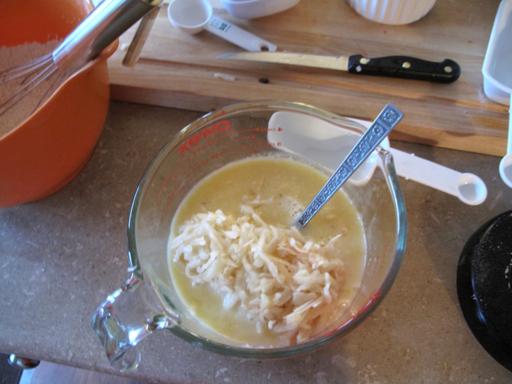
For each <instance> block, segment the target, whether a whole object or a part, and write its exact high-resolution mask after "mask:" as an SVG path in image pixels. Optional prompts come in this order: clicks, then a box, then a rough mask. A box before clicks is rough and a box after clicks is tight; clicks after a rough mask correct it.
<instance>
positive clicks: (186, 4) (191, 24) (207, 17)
mask: <svg viewBox="0 0 512 384" xmlns="http://www.w3.org/2000/svg"><path fill="white" fill-rule="evenodd" d="M167 17H168V18H169V21H170V22H171V24H172V25H174V26H175V27H176V28H178V29H180V30H182V31H184V32H186V33H190V34H195V33H198V32H200V31H202V30H203V29H205V30H207V31H208V32H211V33H213V34H214V35H216V36H219V37H221V38H222V39H224V40H227V41H229V42H230V43H232V44H235V45H237V46H239V47H241V48H243V49H245V50H247V51H255V52H257V51H271V52H273V51H276V50H277V46H276V45H275V44H272V43H271V42H270V41H267V40H264V39H262V38H260V37H258V36H256V35H254V34H252V33H250V32H248V31H246V30H243V29H242V28H239V27H237V26H236V25H234V24H231V23H230V22H229V21H226V20H224V19H221V18H220V17H217V16H215V15H214V14H213V8H212V6H211V4H210V3H209V2H208V0H174V1H172V2H171V3H169V7H168V8H167Z"/></svg>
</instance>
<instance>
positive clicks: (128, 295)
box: [92, 272, 179, 371]
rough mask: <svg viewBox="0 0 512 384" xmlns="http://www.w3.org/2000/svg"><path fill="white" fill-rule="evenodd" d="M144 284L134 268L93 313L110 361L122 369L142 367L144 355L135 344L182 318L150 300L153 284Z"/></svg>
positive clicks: (172, 325) (95, 328)
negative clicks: (166, 311) (140, 365)
mask: <svg viewBox="0 0 512 384" xmlns="http://www.w3.org/2000/svg"><path fill="white" fill-rule="evenodd" d="M144 285H145V284H144V281H143V280H142V279H141V278H139V277H138V276H137V274H136V273H134V272H131V273H130V274H129V275H128V278H127V279H126V282H125V283H124V284H123V286H122V287H121V288H119V289H117V290H116V291H114V292H113V293H111V294H110V295H109V296H108V297H107V298H106V299H105V300H104V301H103V302H102V303H101V304H100V305H99V306H98V308H97V309H96V311H95V312H94V314H93V316H92V328H93V329H94V331H95V332H96V335H97V336H98V338H99V339H100V342H101V344H102V345H103V347H104V348H105V352H106V354H107V358H108V360H109V361H110V364H112V366H114V367H116V368H117V369H119V370H120V371H129V370H134V369H136V368H137V367H138V365H139V363H140V359H141V356H140V352H139V351H138V350H137V349H136V348H135V346H136V345H137V344H138V343H139V342H140V341H142V339H144V338H145V337H147V336H149V335H150V334H151V333H153V332H154V331H158V330H161V329H170V328H173V327H174V326H176V325H177V324H178V321H179V319H178V316H177V315H175V316H170V315H168V314H164V313H165V312H164V311H163V310H162V309H161V308H159V307H160V306H159V305H155V303H149V302H148V296H147V295H148V294H149V292H148V291H149V287H147V286H146V287H144ZM144 288H146V289H144ZM153 295H154V294H153ZM153 301H154V300H153ZM155 307H156V308H158V309H157V310H155Z"/></svg>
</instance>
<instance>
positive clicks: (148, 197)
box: [93, 102, 406, 369]
mask: <svg viewBox="0 0 512 384" xmlns="http://www.w3.org/2000/svg"><path fill="white" fill-rule="evenodd" d="M278 111H290V112H297V113H303V114H306V115H308V116H315V117H317V118H320V119H325V120H326V121H328V122H330V123H331V124H332V125H333V127H335V128H333V129H343V130H347V131H350V132H352V133H353V134H354V135H360V134H361V132H363V127H362V126H361V125H358V124H357V123H354V122H351V121H349V120H347V119H345V118H341V117H339V116H336V115H334V114H331V113H328V112H325V111H322V110H320V109H316V108H314V107H310V106H307V105H304V104H296V103H284V102H279V103H277V102H276V103H273V102H258V103H244V104H238V105H233V106H229V107H226V108H223V109H221V110H219V111H217V112H214V113H210V114H208V115H206V116H204V117H202V118H200V119H199V120H197V121H195V122H193V123H192V124H190V125H188V126H187V127H185V128H184V129H183V130H182V131H181V132H180V133H179V134H178V135H177V136H176V137H175V138H174V139H173V140H172V141H171V142H170V143H169V144H167V145H166V146H165V147H164V148H163V149H162V150H161V151H160V153H159V154H158V155H157V157H156V158H155V160H154V161H153V163H152V164H151V165H150V167H149V168H148V170H147V171H146V174H145V175H144V177H143V179H142V181H141V182H140V184H139V186H138V187H137V190H136V192H135V195H134V197H133V202H132V206H131V211H130V217H129V224H128V225H129V226H128V245H129V255H128V278H127V280H126V283H125V284H124V285H123V286H122V288H120V289H118V290H117V291H115V292H114V293H112V294H111V295H109V296H108V298H107V299H106V300H105V301H104V302H103V303H102V304H101V305H100V306H99V307H98V308H97V310H96V312H95V313H94V315H93V328H94V330H95V332H96V334H97V335H98V337H99V339H100V340H101V342H102V344H103V345H104V347H105V351H106V354H107V357H108V358H109V360H110V362H111V363H112V364H114V365H115V366H117V367H119V368H121V369H130V368H134V367H136V366H137V364H138V362H139V360H140V355H139V354H138V352H137V351H136V348H134V347H135V346H136V345H137V344H138V343H139V342H140V341H141V340H142V339H143V338H145V337H146V336H148V335H150V334H152V333H156V331H159V330H170V331H171V332H173V333H174V334H176V335H177V336H179V337H181V338H183V339H184V340H186V341H188V342H190V343H191V344H193V345H195V346H198V347H201V348H206V349H209V350H212V351H215V352H219V353H223V354H228V355H234V356H238V357H251V358H267V357H287V356H292V355H295V354H297V353H300V352H305V351H311V350H313V349H315V348H318V347H319V346H321V345H324V344H326V343H329V342H330V341H332V340H333V339H335V338H336V337H337V336H339V335H342V334H344V333H346V332H347V331H348V330H350V329H352V328H354V327H355V326H356V325H357V324H359V323H360V322H361V321H362V320H364V319H365V318H366V317H367V316H368V315H369V314H370V313H371V312H372V311H373V309H375V307H376V306H377V304H378V303H379V302H380V301H381V299H382V298H383V297H384V296H385V294H386V293H387V291H388V289H389V288H390V286H391V284H392V282H393V281H394V279H395V277H396V274H397V272H398V269H399V266H400V263H401V260H402V256H403V252H404V247H405V239H406V213H405V207H404V202H403V199H402V195H401V192H400V189H399V186H398V182H397V177H396V175H395V171H394V167H393V160H392V156H391V155H390V154H389V152H387V151H386V150H384V149H381V150H379V151H378V162H379V167H378V168H377V169H376V170H375V172H373V174H372V176H371V178H370V180H368V183H366V184H364V185H361V186H358V185H345V186H344V187H343V190H344V192H345V193H346V194H347V196H348V197H349V198H350V199H351V200H352V203H353V204H354V205H355V207H356V208H357V210H358V211H359V214H360V218H361V220H362V222H363V226H364V228H365V236H366V244H367V258H366V263H365V266H364V272H363V278H362V281H361V284H360V286H359V288H358V290H357V293H356V296H355V298H354V300H353V301H352V303H351V304H349V305H348V307H347V309H346V311H343V312H342V313H340V314H339V318H338V319H337V321H336V323H335V324H334V325H333V326H332V327H330V328H329V329H326V330H325V332H323V333H322V334H319V335H317V336H315V337H314V338H313V339H312V340H309V341H307V342H304V343H299V344H296V345H292V346H286V347H275V348H268V347H265V348H262V347H255V346H249V345H247V344H242V343H239V342H235V341H233V340H232V339H229V338H227V337H225V336H222V335H220V334H219V333H216V332H215V331H213V330H212V329H210V328H207V327H206V326H204V325H202V324H201V323H200V322H199V321H198V320H196V319H195V318H194V316H193V315H192V314H191V312H190V311H189V310H188V309H187V307H186V306H185V305H184V304H183V302H182V301H181V299H180V297H179V296H178V294H177V291H176V290H175V288H174V284H173V281H172V279H171V275H170V273H169V268H168V265H167V240H168V236H169V231H170V226H171V221H172V219H173V216H174V214H175V212H176V210H177V208H178V205H179V204H180V202H181V201H182V199H183V198H184V197H185V196H186V195H187V193H188V192H189V191H190V189H191V188H192V187H193V186H194V185H195V184H196V183H197V182H198V181H199V180H201V179H202V178H203V177H205V176H206V175H208V174H210V173H211V172H212V171H214V170H216V169H218V168H220V167H222V166H223V165H225V164H227V163H230V162H232V161H235V160H240V159H243V158H247V157H249V156H266V155H275V156H286V157H294V158H297V160H300V161H305V162H310V160H309V159H306V158H302V157H301V156H294V155H291V154H288V153H286V152H283V151H281V150H280V149H279V148H278V146H276V145H271V143H269V142H268V140H267V133H268V129H269V128H268V127H269V120H270V118H271V116H272V115H273V114H274V113H275V112H278ZM310 163H311V162H310ZM313 165H315V166H318V167H319V168H321V169H325V168H323V167H321V165H319V164H315V163H313Z"/></svg>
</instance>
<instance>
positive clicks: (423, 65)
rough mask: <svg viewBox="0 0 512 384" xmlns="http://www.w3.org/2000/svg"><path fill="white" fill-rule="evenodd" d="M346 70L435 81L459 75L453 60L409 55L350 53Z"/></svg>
mask: <svg viewBox="0 0 512 384" xmlns="http://www.w3.org/2000/svg"><path fill="white" fill-rule="evenodd" d="M348 71H349V72H350V73H355V74H361V75H373V76H386V77H397V78H401V79H414V80H424V81H432V82H435V83H451V82H454V81H455V80H457V79H458V78H459V76H460V66H459V64H457V63H456V62H455V61H453V60H450V59H445V60H443V61H441V62H434V61H427V60H421V59H417V58H415V57H409V56H387V57H377V58H374V59H370V58H366V57H364V56H362V55H352V56H350V57H349V58H348Z"/></svg>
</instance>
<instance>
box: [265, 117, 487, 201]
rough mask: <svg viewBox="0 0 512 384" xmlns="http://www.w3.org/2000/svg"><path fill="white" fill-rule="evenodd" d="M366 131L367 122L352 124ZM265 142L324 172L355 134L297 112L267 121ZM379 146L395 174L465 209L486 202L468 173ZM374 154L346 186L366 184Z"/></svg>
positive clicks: (483, 190)
mask: <svg viewBox="0 0 512 384" xmlns="http://www.w3.org/2000/svg"><path fill="white" fill-rule="evenodd" d="M354 121H357V122H358V123H360V124H362V125H364V126H366V127H368V126H369V125H370V122H368V121H362V120H354ZM268 128H269V129H268V133H267V140H268V142H269V143H270V144H271V145H273V146H275V147H276V148H279V149H280V150H285V151H287V152H290V153H295V154H300V155H302V156H304V157H307V158H309V159H311V160H313V161H315V162H318V163H319V164H322V165H323V166H325V167H327V168H328V169H335V168H336V167H337V166H338V165H339V163H340V162H341V160H343V159H342V157H343V156H344V154H345V153H347V151H348V150H350V148H352V146H353V145H354V143H355V142H356V141H357V139H358V136H357V135H356V134H352V133H349V132H348V131H347V130H342V129H338V127H336V126H335V125H333V124H331V123H329V122H327V121H324V120H321V119H318V118H316V117H312V116H307V115H304V114H301V113H297V112H287V111H282V112H276V113H274V114H273V115H272V117H271V118H270V121H269V127H268ZM381 146H382V147H383V148H386V149H387V150H388V151H390V152H391V154H392V155H393V159H394V162H395V168H396V171H397V174H398V175H400V176H402V177H404V178H406V179H409V180H413V181H416V182H418V183H420V184H423V185H426V186H429V187H431V188H434V189H437V190H439V191H442V192H445V193H448V194H450V195H453V196H456V197H457V198H458V199H459V200H460V201H462V202H463V203H465V204H468V205H478V204H481V203H483V202H484V201H485V199H486V198H487V187H486V185H485V183H484V182H483V180H482V179H481V178H480V177H478V176H476V175H474V174H472V173H461V172H458V171H455V170H453V169H450V168H448V167H445V166H443V165H440V164H437V163H434V162H432V161H429V160H425V159H422V158H421V157H417V156H415V155H413V154H411V153H407V152H403V151H400V150H398V149H394V148H391V147H390V144H389V140H387V139H384V140H383V141H382V144H381ZM377 164H378V161H377V157H376V154H375V153H374V154H372V155H371V156H370V157H369V158H368V159H367V160H366V162H365V163H363V165H361V167H360V168H359V169H358V170H357V171H356V173H354V174H353V175H352V177H351V178H350V179H349V182H350V183H353V184H357V185H363V184H365V183H367V182H368V181H369V180H370V179H371V177H372V175H373V172H374V171H375V168H376V167H377Z"/></svg>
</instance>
